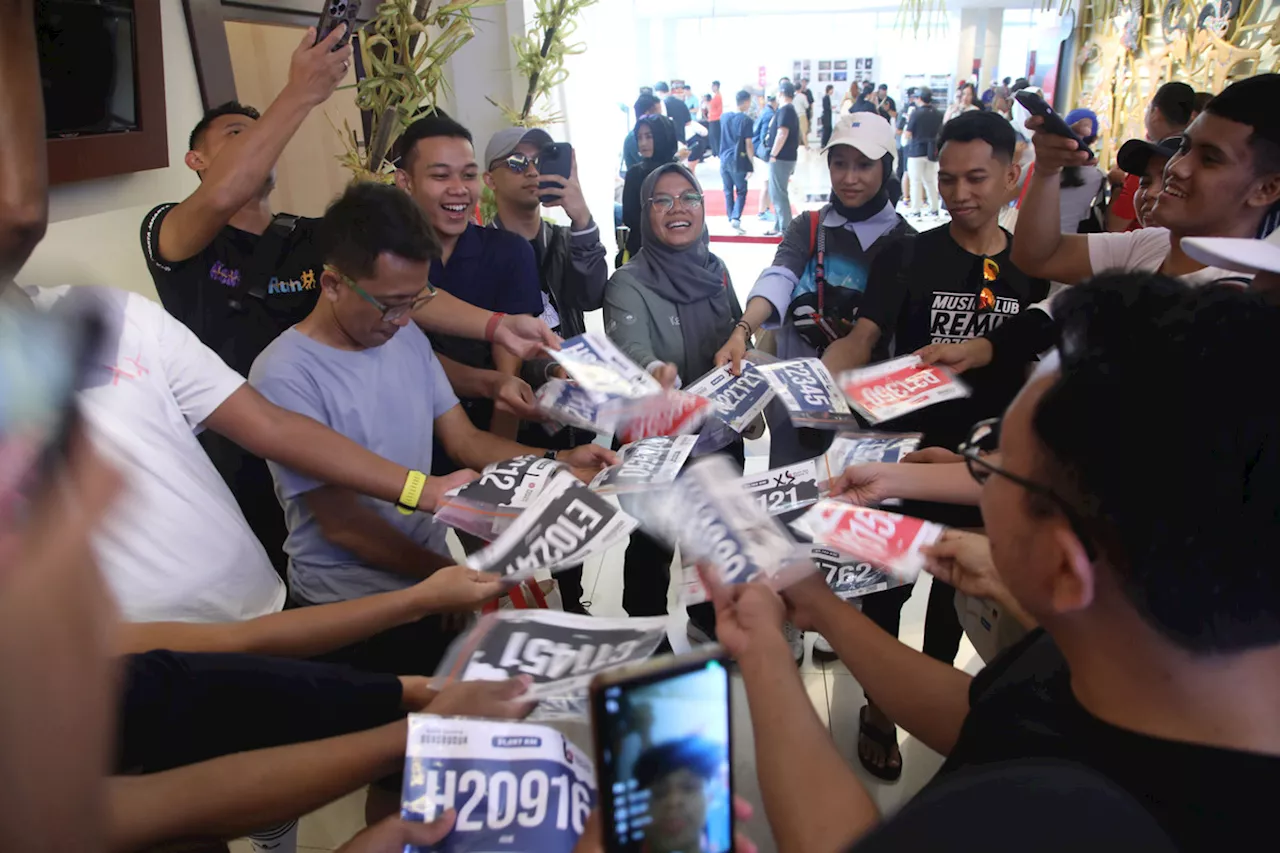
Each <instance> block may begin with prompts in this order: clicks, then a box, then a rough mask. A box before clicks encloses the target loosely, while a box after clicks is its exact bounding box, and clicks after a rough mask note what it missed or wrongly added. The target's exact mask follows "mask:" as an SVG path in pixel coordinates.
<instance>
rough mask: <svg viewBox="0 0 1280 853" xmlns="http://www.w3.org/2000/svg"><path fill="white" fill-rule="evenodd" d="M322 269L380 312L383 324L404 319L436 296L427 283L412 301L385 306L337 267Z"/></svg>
mask: <svg viewBox="0 0 1280 853" xmlns="http://www.w3.org/2000/svg"><path fill="white" fill-rule="evenodd" d="M324 268H325V269H327V270H328V271H329V272H331V273H333V274H334V275H336V276H337V277H338V278H340V279H342V280H343V281H344V282H345V283H346V285H347V287H349V288H351V289H352V290H354V291H355V292H356V295H357V296H359V297H360V298H361V299H363V300H364V301H365V302H368V303H369V304H370V305H372V306H373V307H374V308H377V309H378V310H379V311H381V312H382V322H384V323H394V322H396V321H397V320H399V319H400V318H401V317H404V316H405V315H406V314H412V313H413V312H414V311H417V310H418V309H419V308H421V307H422V306H423V305H426V304H427V303H428V302H430V301H431V300H432V298H433V297H435V295H436V288H435V285H434V284H432V283H431V282H427V284H426V286H425V287H424V288H422V290H420V291H418V295H417V296H415V297H413V299H411V300H409V301H408V302H404V303H401V304H399V305H387V304H386V303H384V302H382V301H381V300H379V299H378V298H377V297H375V296H373V295H371V294H370V293H369V292H368V291H367V290H365V289H364V288H363V287H361V286H360V285H358V284H356V281H355V279H353V278H352V277H351V276H349V275H347V274H346V273H344V272H343V271H342V270H340V269H338V268H337V267H335V266H332V265H330V264H325V265H324Z"/></svg>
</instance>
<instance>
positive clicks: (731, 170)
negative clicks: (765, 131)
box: [719, 89, 754, 234]
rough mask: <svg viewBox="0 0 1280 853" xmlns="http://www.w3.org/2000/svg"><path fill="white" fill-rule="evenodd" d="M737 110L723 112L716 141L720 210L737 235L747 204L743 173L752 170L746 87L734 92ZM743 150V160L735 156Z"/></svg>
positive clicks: (745, 183)
mask: <svg viewBox="0 0 1280 853" xmlns="http://www.w3.org/2000/svg"><path fill="white" fill-rule="evenodd" d="M736 100H737V106H738V108H737V110H735V111H734V112H731V113H729V114H728V115H726V116H725V117H724V118H723V120H722V122H721V125H722V129H721V142H720V151H719V154H720V180H721V181H723V182H724V209H725V212H726V213H727V214H728V216H729V225H730V227H732V228H733V230H734V231H737V232H738V233H739V234H741V233H743V231H742V211H743V209H744V208H746V206H747V176H748V175H750V174H751V172H752V161H753V159H754V154H753V148H754V145H753V144H752V139H751V118H750V117H749V116H748V115H747V110H748V109H750V108H751V93H750V92H748V91H747V90H746V89H743V90H742V91H740V92H738V95H737V98H736ZM740 147H741V148H742V149H743V151H745V153H746V158H745V160H744V159H743V158H742V157H740V156H739V154H740V153H742V152H740V151H739V148H740Z"/></svg>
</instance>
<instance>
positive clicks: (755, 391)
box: [685, 362, 774, 433]
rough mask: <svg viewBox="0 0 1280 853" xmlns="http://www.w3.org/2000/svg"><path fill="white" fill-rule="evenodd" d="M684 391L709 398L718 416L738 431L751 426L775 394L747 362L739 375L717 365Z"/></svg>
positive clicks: (762, 377) (757, 371)
mask: <svg viewBox="0 0 1280 853" xmlns="http://www.w3.org/2000/svg"><path fill="white" fill-rule="evenodd" d="M685 390H686V391H688V392H689V393H691V394H699V395H701V396H703V397H706V398H707V399H708V400H710V401H711V402H712V404H713V405H714V406H715V413H716V417H717V418H719V419H720V420H722V421H724V422H725V423H726V424H728V425H729V428H730V429H732V430H733V431H734V432H737V433H741V432H742V431H743V430H745V429H746V428H747V427H748V426H750V425H751V422H752V421H754V420H755V419H756V418H758V417H759V416H760V413H761V412H763V411H764V407H765V406H767V405H768V404H769V401H770V400H772V399H773V396H774V391H773V389H772V388H771V387H769V383H768V381H767V380H765V378H764V376H763V375H762V374H761V373H760V371H759V370H757V369H756V368H755V366H753V365H751V364H749V363H746V362H744V363H743V365H742V375H740V376H734V375H733V374H732V373H730V372H729V368H727V367H717V368H716V369H714V370H712V371H711V372H710V373H708V374H707V375H706V376H703V377H702V378H701V379H699V380H698V381H697V382H695V383H693V384H692V385H690V386H688V387H687V388H685Z"/></svg>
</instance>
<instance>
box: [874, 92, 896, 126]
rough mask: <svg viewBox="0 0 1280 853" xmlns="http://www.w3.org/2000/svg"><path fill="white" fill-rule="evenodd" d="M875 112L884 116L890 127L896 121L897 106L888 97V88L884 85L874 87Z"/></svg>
mask: <svg viewBox="0 0 1280 853" xmlns="http://www.w3.org/2000/svg"><path fill="white" fill-rule="evenodd" d="M876 112H878V113H880V115H882V116H884V119H885V121H887V122H889V124H890V125H892V124H893V123H894V122H895V121H897V120H898V105H897V103H895V102H894V100H893V98H891V97H890V96H889V87H888V85H886V84H884V83H881V84H880V85H879V86H877V87H876Z"/></svg>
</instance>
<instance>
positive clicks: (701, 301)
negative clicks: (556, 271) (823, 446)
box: [604, 163, 742, 641]
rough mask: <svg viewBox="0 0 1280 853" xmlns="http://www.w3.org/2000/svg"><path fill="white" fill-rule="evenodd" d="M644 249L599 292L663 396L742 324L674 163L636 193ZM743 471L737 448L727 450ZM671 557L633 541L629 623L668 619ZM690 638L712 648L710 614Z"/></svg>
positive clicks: (693, 191) (693, 610)
mask: <svg viewBox="0 0 1280 853" xmlns="http://www.w3.org/2000/svg"><path fill="white" fill-rule="evenodd" d="M640 198H641V200H642V208H643V215H642V216H641V219H640V230H641V231H642V232H643V237H644V241H643V243H644V247H643V249H642V250H641V251H640V254H638V255H636V256H635V257H633V258H632V259H631V260H630V261H629V262H628V263H627V264H626V265H625V266H623V267H622V268H621V269H619V270H618V271H617V272H615V273H614V274H613V278H611V279H609V284H608V285H607V286H606V288H605V292H604V325H605V332H606V333H607V334H608V335H609V337H610V338H611V339H612V340H613V342H614V343H615V344H617V345H618V348H619V349H621V350H622V351H623V352H624V353H626V354H627V356H628V357H630V358H631V360H632V361H634V362H635V363H636V364H639V365H642V366H644V368H645V369H646V370H648V371H649V372H650V373H652V374H653V375H654V376H655V377H656V378H657V379H658V381H660V382H661V383H662V384H663V385H664V386H666V387H673V386H678V385H680V384H683V383H691V382H693V381H694V380H696V379H698V378H699V377H701V376H702V375H703V374H704V373H706V372H708V371H709V370H711V369H712V368H713V367H714V366H715V358H716V349H717V347H718V346H719V342H720V341H723V340H724V339H725V338H726V337H728V336H729V332H730V330H731V329H733V327H734V323H736V322H738V320H739V319H740V318H741V317H742V307H741V306H740V305H739V304H738V297H737V296H736V295H735V294H734V292H733V282H732V281H731V280H730V279H729V271H728V270H727V269H726V268H725V265H724V263H723V262H722V261H721V260H720V259H719V258H717V257H716V256H715V255H713V254H711V250H710V248H709V245H710V243H709V235H708V233H707V227H706V216H705V214H704V212H703V206H702V189H701V187H699V186H698V180H697V178H695V177H694V176H693V173H692V172H690V171H689V170H688V169H687V168H685V167H684V166H681V165H679V164H677V163H668V164H666V165H660V166H658V167H657V168H655V169H654V170H653V171H652V172H650V174H649V176H648V177H646V178H645V181H644V186H643V187H642V188H641V191H640ZM735 451H736V455H737V457H738V463H739V465H741V463H742V443H741V442H740V441H739V442H738V443H737V444H736V445H733V446H732V449H731V450H730V452H731V453H733V452H735ZM671 558H672V552H671V550H670V549H669V548H667V547H666V546H665V545H663V544H661V543H659V542H657V541H655V540H653V539H652V538H650V537H648V536H646V535H645V534H643V533H640V532H637V533H634V534H632V537H631V544H630V545H629V546H628V547H627V557H626V562H625V566H624V569H623V592H622V606H623V609H624V610H626V611H627V614H628V615H630V616H659V615H662V614H665V613H666V612H667V586H668V583H669V580H670V568H671ZM689 622H690V630H691V633H690V636H691V637H693V638H694V639H696V640H700V641H701V640H704V639H712V638H714V614H713V612H712V609H711V607H710V605H707V604H699V605H694V606H693V607H690V608H689Z"/></svg>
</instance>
